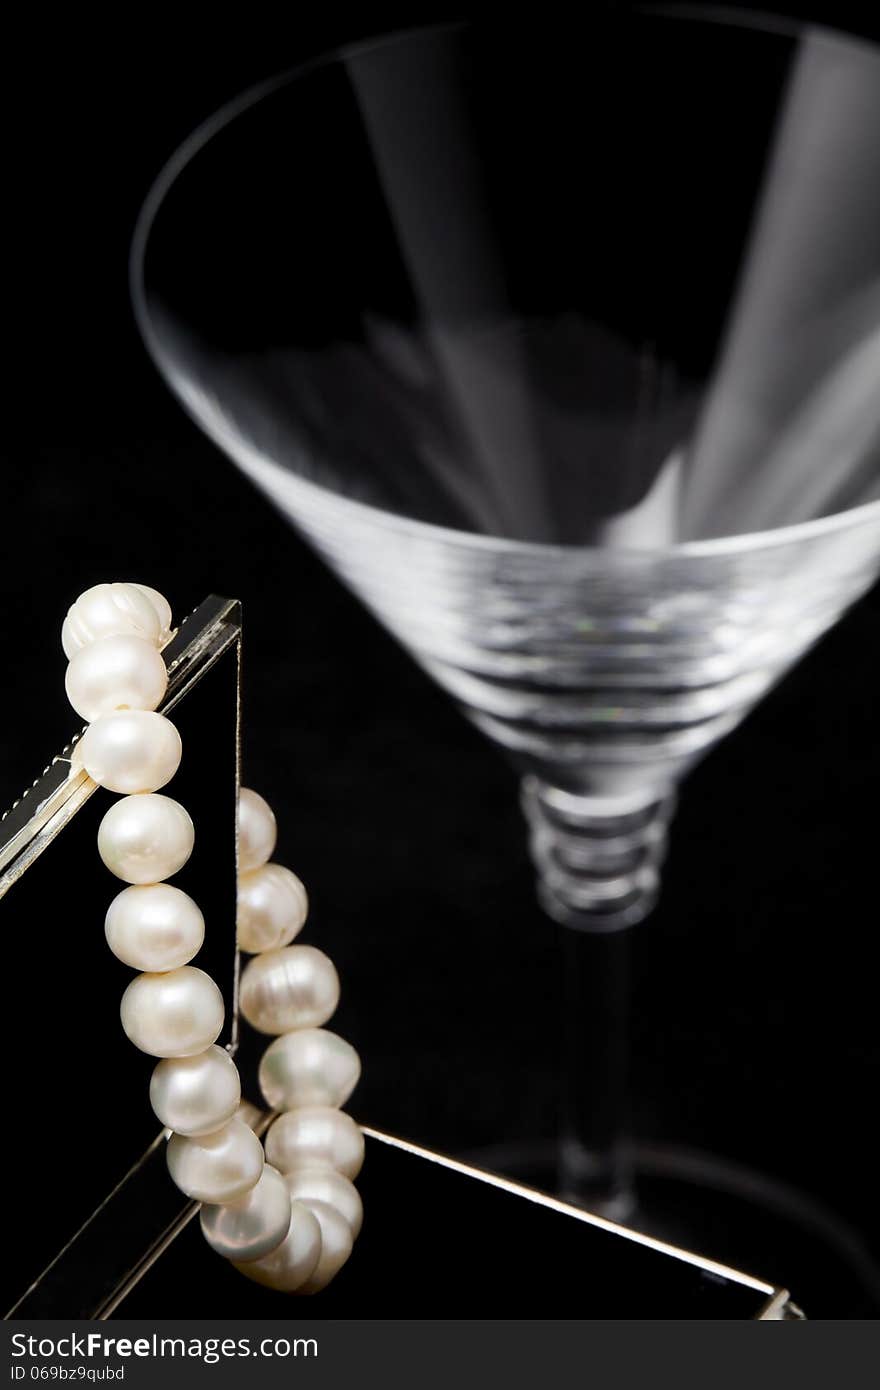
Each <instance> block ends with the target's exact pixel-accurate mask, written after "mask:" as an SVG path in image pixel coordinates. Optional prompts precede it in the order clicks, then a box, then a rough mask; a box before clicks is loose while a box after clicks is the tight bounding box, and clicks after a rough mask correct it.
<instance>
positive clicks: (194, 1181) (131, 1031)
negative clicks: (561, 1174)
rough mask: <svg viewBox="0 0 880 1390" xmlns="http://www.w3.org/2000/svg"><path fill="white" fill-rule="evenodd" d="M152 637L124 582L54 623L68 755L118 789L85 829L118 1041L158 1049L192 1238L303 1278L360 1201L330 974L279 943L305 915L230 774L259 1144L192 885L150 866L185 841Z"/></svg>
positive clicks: (165, 860) (164, 1115)
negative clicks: (93, 853)
mask: <svg viewBox="0 0 880 1390" xmlns="http://www.w3.org/2000/svg"><path fill="white" fill-rule="evenodd" d="M170 636H171V609H170V607H169V605H168V603H167V601H166V600H165V599H164V598H163V596H162V595H161V594H159V593H157V592H156V590H154V589H150V588H148V587H147V586H145V585H141V584H121V583H116V584H99V585H96V586H95V587H94V588H91V589H88V590H87V591H86V592H85V593H84V594H81V595H80V597H79V598H78V599H77V601H76V602H75V603H74V604H73V606H72V607H71V609H70V610H69V612H68V615H67V618H66V619H65V622H64V626H63V629H62V645H63V647H64V651H65V655H66V656H67V657H68V658H69V662H70V664H69V666H68V669H67V676H66V681H65V685H66V689H67V694H68V698H69V699H70V702H71V704H72V705H73V707H74V709H75V710H76V711H77V713H78V714H80V715H81V716H82V717H83V718H84V719H85V720H87V721H88V725H89V727H88V728H87V729H86V731H85V733H84V734H83V736H82V738H81V740H80V741H79V743H78V744H77V745H76V750H75V760H76V762H77V763H78V764H81V765H82V767H83V768H84V769H85V771H86V772H87V773H88V775H89V776H90V777H91V778H92V779H93V780H94V781H95V782H97V783H98V784H99V785H101V786H103V787H106V788H107V789H108V790H110V791H113V792H118V793H120V794H121V797H122V799H121V800H120V801H117V802H115V803H114V804H113V805H112V806H111V807H110V809H109V810H108V811H107V813H106V815H105V816H104V818H103V820H102V821H101V825H100V828H99V831H98V851H99V853H100V855H101V858H102V859H103V861H104V863H105V864H106V866H107V868H108V869H110V871H111V872H112V873H114V874H115V875H116V876H117V877H118V878H121V879H122V880H123V881H124V882H125V883H127V884H128V885H129V886H128V887H126V888H124V889H123V890H122V891H121V892H120V893H119V894H118V895H117V897H116V898H115V899H114V900H113V902H112V903H111V905H110V908H109V910H108V912H107V917H106V923H105V932H106V936H107V941H108V944H109V946H110V949H111V950H112V951H113V953H114V954H115V955H116V956H117V957H118V958H119V959H120V960H122V961H123V962H124V963H125V964H126V965H130V966H132V967H133V968H134V969H136V970H138V971H141V972H142V973H141V974H139V975H137V976H136V977H135V979H134V980H132V982H131V983H130V984H129V986H128V988H127V989H126V991H125V993H124V995H123V998H122V1005H121V1010H120V1012H121V1019H122V1026H123V1029H124V1031H125V1033H126V1034H127V1036H128V1037H129V1039H130V1040H131V1041H132V1042H133V1043H134V1044H135V1046H136V1047H138V1048H140V1049H141V1050H142V1051H143V1052H146V1053H148V1054H149V1055H151V1056H154V1057H156V1058H158V1059H159V1060H158V1062H157V1065H156V1067H155V1070H154V1072H153V1076H152V1079H151V1082H150V1101H151V1104H152V1106H153V1109H154V1111H155V1113H156V1115H157V1117H158V1118H159V1120H160V1121H161V1122H162V1124H163V1125H165V1126H167V1127H168V1128H169V1129H170V1130H171V1136H170V1139H169V1141H168V1146H167V1159H168V1168H169V1171H170V1173H171V1176H172V1178H173V1179H174V1181H175V1182H176V1184H177V1186H178V1187H179V1188H180V1189H181V1190H182V1191H183V1192H184V1193H186V1195H187V1196H189V1197H192V1198H193V1199H195V1200H196V1201H199V1202H201V1203H202V1204H203V1206H202V1212H201V1226H202V1230H203V1232H204V1235H205V1238H206V1239H207V1241H208V1242H209V1244H210V1245H211V1246H212V1247H213V1248H214V1249H215V1250H216V1251H218V1253H220V1254H221V1255H223V1256H224V1257H225V1258H227V1259H229V1260H231V1261H232V1262H233V1264H234V1265H235V1266H236V1268H238V1269H240V1270H241V1272H242V1273H244V1274H246V1275H248V1277H250V1278H252V1279H255V1280H256V1281H257V1282H259V1283H262V1284H265V1285H267V1286H269V1287H271V1288H275V1289H282V1290H285V1291H288V1292H299V1293H315V1292H317V1291H318V1290H319V1289H322V1288H324V1287H325V1286H326V1285H327V1284H328V1283H329V1282H330V1280H331V1279H332V1278H333V1277H334V1275H335V1274H336V1273H337V1272H338V1271H339V1269H340V1268H341V1267H342V1265H343V1264H344V1263H345V1261H346V1260H347V1259H348V1256H349V1255H350V1253H351V1249H352V1244H353V1242H354V1240H355V1239H356V1237H357V1235H358V1232H359V1231H360V1226H361V1221H362V1217H363V1209H362V1206H361V1201H360V1197H359V1195H358V1193H357V1190H356V1189H355V1187H354V1185H353V1182H352V1179H353V1178H355V1177H356V1176H357V1174H358V1172H359V1171H360V1167H361V1164H362V1162H363V1155H364V1143H363V1135H362V1134H361V1131H360V1129H359V1128H358V1126H357V1125H356V1124H355V1122H354V1121H353V1120H352V1119H351V1117H350V1116H348V1115H346V1114H344V1113H343V1112H342V1110H341V1106H342V1105H343V1104H344V1103H345V1101H346V1100H347V1099H348V1097H349V1095H350V1094H351V1092H352V1090H353V1089H354V1087H355V1085H356V1084H357V1081H358V1078H359V1076H360V1061H359V1059H358V1056H357V1053H356V1052H355V1050H354V1048H352V1047H351V1046H350V1045H349V1044H348V1043H346V1042H344V1041H343V1040H342V1039H341V1038H338V1037H336V1035H335V1034H333V1033H331V1032H329V1031H327V1030H326V1029H324V1028H322V1027H321V1025H322V1024H323V1023H326V1022H327V1020H328V1019H329V1018H330V1017H331V1015H332V1014H333V1012H334V1010H335V1009H336V1005H337V1003H338V1000H339V979H338V976H337V974H336V970H335V969H334V967H333V964H332V962H331V961H330V960H329V959H328V957H327V956H325V955H324V954H323V952H321V951H319V950H317V949H316V948H315V947H313V946H303V945H298V946H291V945H290V943H291V941H293V940H294V938H295V937H296V936H297V935H298V934H299V932H300V930H301V929H302V927H303V924H304V923H305V920H306V915H307V911H308V901H307V897H306V891H305V888H304V887H303V885H302V883H301V882H300V881H299V879H298V878H297V877H296V875H295V874H293V873H292V872H291V871H290V870H289V869H286V868H284V867H283V866H282V865H280V864H275V863H272V862H270V860H271V855H272V853H273V851H274V848H275V841H276V835H277V827H276V822H275V817H274V815H273V813H272V811H271V809H270V807H269V806H268V804H267V803H266V802H265V801H264V799H263V798H262V797H261V796H259V795H258V794H257V793H256V792H253V791H250V790H248V789H245V788H243V789H242V791H241V795H240V801H239V902H238V935H239V946H240V948H241V949H242V950H244V951H247V952H249V953H251V954H253V959H252V960H251V961H250V962H249V963H248V965H247V966H246V968H245V970H244V972H243V975H242V980H241V990H240V1002H241V1010H242V1013H243V1014H244V1016H245V1018H246V1019H247V1020H248V1022H249V1023H251V1024H252V1026H253V1027H255V1028H256V1029H257V1030H258V1031H260V1032H262V1033H268V1034H275V1035H277V1036H276V1037H275V1041H274V1042H272V1043H271V1044H270V1045H269V1047H267V1049H266V1052H265V1055H264V1057H263V1059H262V1061H261V1064H260V1072H259V1079H260V1087H261V1090H262V1091H263V1094H264V1097H265V1100H266V1103H267V1104H268V1105H269V1106H270V1108H272V1109H275V1110H280V1111H282V1112H283V1113H281V1114H280V1115H279V1116H278V1118H277V1119H276V1120H275V1121H274V1122H273V1124H272V1125H271V1127H270V1129H269V1131H268V1134H267V1137H266V1152H265V1155H264V1152H263V1147H262V1145H261V1144H260V1141H259V1139H258V1138H257V1137H256V1135H255V1134H254V1132H253V1130H252V1129H251V1128H250V1127H249V1125H248V1124H247V1123H245V1121H244V1120H243V1119H241V1118H240V1117H239V1110H240V1108H241V1083H240V1079H239V1075H238V1069H237V1068H236V1066H235V1063H234V1062H233V1060H232V1058H231V1056H230V1055H229V1053H228V1052H226V1051H225V1050H224V1049H223V1048H221V1047H218V1046H217V1045H216V1040H217V1038H218V1037H219V1035H220V1032H221V1029H222V1027H223V1018H224V1006H223V998H222V995H221V993H220V990H219V989H218V988H217V985H216V983H215V982H214V981H213V980H212V979H211V977H210V976H209V975H207V974H206V973H205V971H203V970H200V969H198V967H196V966H193V965H191V964H190V962H191V961H192V960H193V958H194V957H195V956H196V955H197V953H198V951H199V950H200V949H201V946H202V943H203V940H204V934H205V923H204V918H203V916H202V913H201V911H200V910H199V908H198V906H197V904H196V903H195V902H194V901H193V900H192V898H190V897H189V896H188V895H187V894H186V893H183V892H182V891H181V890H180V889H179V888H175V887H174V886H172V885H171V884H169V883H168V882H166V880H167V879H169V878H172V877H173V876H174V875H175V874H176V873H178V872H179V870H180V869H181V868H182V867H183V865H184V864H185V863H186V862H187V860H188V859H189V857H190V854H191V853H192V849H193V844H194V829H193V824H192V820H191V819H190V817H189V815H188V813H187V812H186V810H185V809H184V807H183V806H181V805H180V804H179V802H177V801H174V800H173V799H172V798H170V797H168V796H162V795H159V794H158V793H159V790H160V788H162V787H164V786H166V785H167V783H168V782H169V781H170V780H171V778H172V777H173V776H174V774H175V772H176V771H177V769H178V767H179V765H180V759H181V754H182V747H181V740H180V735H179V734H178V732H177V729H176V728H175V727H174V725H173V724H172V723H171V722H170V720H168V719H166V718H165V717H164V716H163V715H161V714H158V713H157V712H156V708H157V706H158V705H159V704H160V703H161V701H162V699H163V697H164V695H165V690H166V686H167V671H166V667H165V662H164V660H163V658H162V656H161V648H162V647H163V646H164V645H165V644H166V643H167V642H168V640H170ZM267 1160H268V1161H267Z"/></svg>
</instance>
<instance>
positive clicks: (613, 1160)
mask: <svg viewBox="0 0 880 1390" xmlns="http://www.w3.org/2000/svg"><path fill="white" fill-rule="evenodd" d="M523 805H524V809H525V813H526V817H527V820H528V822H529V830H530V846H531V851H532V857H533V859H534V862H535V866H536V868H537V870H538V895H539V897H540V900H541V903H542V905H543V907H544V908H545V910H546V911H547V913H548V914H549V916H551V917H552V918H553V919H554V921H556V922H558V923H559V924H560V925H561V927H562V928H563V930H562V932H561V937H562V951H561V958H562V963H563V970H564V977H565V978H564V991H565V993H564V998H565V1012H564V1052H563V1069H562V1099H561V1117H560V1118H561V1132H560V1145H559V1190H560V1192H561V1194H562V1195H563V1196H564V1197H566V1198H567V1199H568V1200H569V1201H573V1202H576V1203H578V1204H579V1205H581V1206H584V1207H586V1208H588V1209H589V1210H592V1211H596V1212H599V1213H600V1214H602V1215H604V1216H608V1217H610V1218H612V1219H614V1220H625V1219H626V1217H627V1216H628V1215H629V1214H630V1213H631V1211H632V1210H633V1207H634V1204H635V1191H634V1185H633V1171H632V1164H631V1160H630V1096H629V1051H630V1013H631V1011H630V1001H631V975H630V957H631V948H632V941H631V937H632V927H633V926H634V925H635V924H636V923H637V922H640V921H641V920H642V919H643V918H644V917H645V916H647V914H648V913H649V912H650V910H651V908H652V907H653V905H654V902H655V900H656V897H657V892H658V888H659V881H660V865H661V862H662V859H663V855H664V852H665V848H666V830H667V826H668V823H669V819H670V817H671V815H672V812H673V810H674V794H673V793H672V792H671V791H670V790H669V789H668V788H666V787H661V788H657V787H656V786H655V787H651V788H645V789H639V790H638V791H635V792H634V791H627V792H626V793H625V794H624V793H620V794H618V795H615V796H607V795H606V796H595V795H584V794H581V793H575V792H570V791H564V790H562V789H560V788H558V787H553V786H551V785H549V784H548V783H546V782H543V781H541V780H540V779H539V778H537V777H528V778H526V779H525V781H524V783H523Z"/></svg>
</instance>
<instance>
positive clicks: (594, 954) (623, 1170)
mask: <svg viewBox="0 0 880 1390" xmlns="http://www.w3.org/2000/svg"><path fill="white" fill-rule="evenodd" d="M561 935H562V951H561V960H562V967H563V971H564V980H563V988H564V1001H565V1002H564V1012H563V1029H564V1034H563V1063H562V1077H561V1082H562V1084H561V1096H560V1116H559V1120H560V1133H559V1171H558V1184H559V1193H560V1196H562V1197H564V1198H565V1199H566V1201H570V1202H573V1203H575V1204H576V1205H577V1206H583V1207H586V1208H587V1210H589V1211H595V1212H598V1213H599V1214H600V1215H601V1216H607V1217H609V1218H610V1219H612V1220H614V1221H625V1220H626V1219H627V1217H628V1216H630V1215H631V1214H632V1211H633V1207H634V1204H635V1188H634V1181H633V1169H632V1162H631V1145H630V1133H631V1131H630V1119H631V1117H630V1090H629V1052H630V999H631V979H630V958H631V948H632V933H631V931H620V932H605V933H599V932H595V933H591V934H587V933H584V932H576V931H571V930H568V929H565V928H563V929H562V932H561Z"/></svg>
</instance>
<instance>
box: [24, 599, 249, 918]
mask: <svg viewBox="0 0 880 1390" xmlns="http://www.w3.org/2000/svg"><path fill="white" fill-rule="evenodd" d="M240 637H241V604H240V603H239V601H238V600H237V599H228V598H222V597H220V596H219V595H216V594H211V595H210V596H209V597H208V598H206V599H205V600H204V601H203V602H202V603H200V604H199V606H198V608H196V609H194V610H193V612H192V613H191V614H190V615H189V616H188V617H187V618H185V619H184V620H183V622H182V623H181V625H180V627H179V628H178V629H177V631H176V632H175V634H174V635H173V636H172V638H171V640H170V641H169V642H168V643H167V644H166V646H165V647H164V648H163V653H162V654H163V656H164V657H165V663H166V665H167V667H168V689H167V691H166V694H165V699H164V700H163V702H162V704H161V705H160V706H159V710H160V713H162V714H167V713H168V712H169V711H170V710H172V709H173V708H174V707H175V705H176V704H177V703H178V701H180V700H181V699H183V697H184V696H185V695H186V694H188V692H189V691H190V690H191V689H192V687H193V686H194V685H195V684H196V683H197V682H198V681H199V680H201V679H202V677H203V676H204V675H205V674H206V673H207V672H208V671H209V670H210V669H211V667H212V666H213V665H214V663H215V662H216V661H217V660H218V659H219V657H221V656H222V655H223V653H224V652H225V651H226V650H227V649H228V647H229V645H230V644H231V643H232V642H240ZM82 732H83V731H82V730H80V732H79V733H77V734H74V735H73V737H72V738H71V739H70V741H69V742H68V743H67V744H65V746H64V747H63V748H62V750H61V752H60V753H57V754H56V755H55V756H54V757H53V758H52V760H51V761H50V763H49V764H48V766H47V767H46V768H45V769H44V771H43V772H42V773H41V775H40V776H39V777H38V778H37V779H36V780H35V781H34V783H33V784H32V786H30V787H28V788H27V789H26V790H25V792H24V793H23V794H22V796H21V797H19V799H18V800H17V801H15V802H14V803H13V805H12V806H11V807H10V808H9V810H8V811H6V812H5V814H4V815H3V817H2V818H0V898H2V897H3V896H4V894H5V893H7V892H8V890H9V888H10V887H11V886H12V884H13V883H15V882H16V881H17V880H18V879H19V878H20V877H21V875H22V874H23V873H24V872H25V870H26V869H28V868H30V866H31V864H32V863H33V862H34V861H35V860H36V859H37V858H38V857H39V856H40V855H41V854H42V853H43V850H44V849H46V848H47V846H48V845H50V844H51V842H52V841H53V840H54V839H55V836H56V835H58V834H59V832H60V831H61V830H62V829H63V828H64V826H65V825H67V824H68V822H69V821H70V820H71V819H72V818H73V816H75V815H76V813H77V811H79V810H80V808H81V807H82V806H84V805H85V803H86V802H87V801H88V800H89V798H90V797H91V796H92V795H93V794H94V793H95V792H96V791H97V789H98V788H97V783H95V782H93V781H92V779H91V778H90V777H89V776H88V774H87V773H86V772H85V771H84V770H83V769H81V768H80V769H75V768H74V766H73V762H72V759H73V756H74V750H75V747H76V744H77V743H78V741H79V739H80V738H81V737H82ZM239 748H240V706H239V711H238V727H237V729H236V750H237V753H238V750H239Z"/></svg>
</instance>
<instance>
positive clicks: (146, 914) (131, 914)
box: [104, 883, 205, 973]
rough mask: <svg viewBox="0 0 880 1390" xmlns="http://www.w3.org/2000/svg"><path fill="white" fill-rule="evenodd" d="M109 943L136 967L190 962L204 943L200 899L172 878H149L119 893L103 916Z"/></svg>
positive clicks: (167, 966)
mask: <svg viewBox="0 0 880 1390" xmlns="http://www.w3.org/2000/svg"><path fill="white" fill-rule="evenodd" d="M104 933H105V935H106V937H107V945H108V946H109V947H110V950H111V951H112V952H113V954H114V956H117V957H118V958H119V960H121V961H123V962H124V963H125V964H126V965H131V966H133V967H134V969H135V970H148V971H150V972H152V973H156V972H159V971H163V970H176V969H177V967H178V966H180V965H186V963H187V961H190V960H192V958H193V956H195V955H197V954H198V952H199V951H200V950H201V948H202V942H203V941H204V939H205V919H204V917H203V916H202V914H201V912H200V911H199V908H198V906H197V904H196V903H194V902H193V900H192V898H191V897H189V896H188V895H187V894H186V893H183V892H181V890H180V889H179V888H175V887H173V885H172V884H170V883H146V884H142V885H136V886H132V887H131V888H123V890H122V892H121V893H117V895H116V897H115V898H114V899H113V901H112V903H111V904H110V907H109V908H108V910H107V916H106V918H105V920H104Z"/></svg>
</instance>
